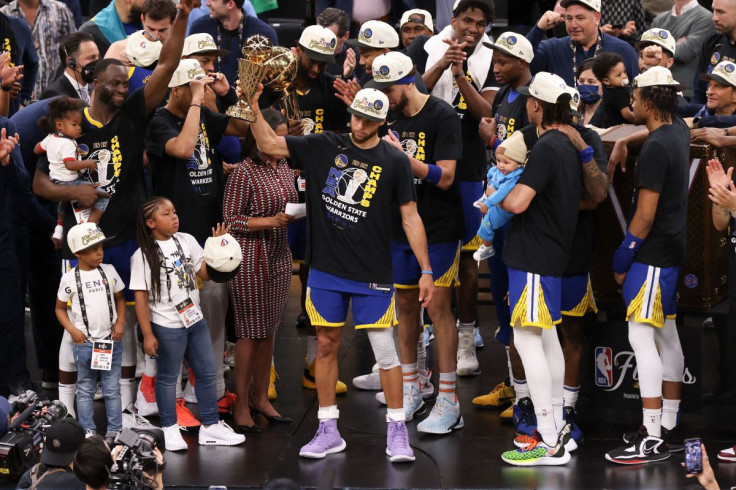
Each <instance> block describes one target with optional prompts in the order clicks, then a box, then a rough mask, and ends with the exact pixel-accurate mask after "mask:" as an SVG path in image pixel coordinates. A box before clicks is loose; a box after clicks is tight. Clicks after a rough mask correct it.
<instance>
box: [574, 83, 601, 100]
mask: <svg viewBox="0 0 736 490" xmlns="http://www.w3.org/2000/svg"><path fill="white" fill-rule="evenodd" d="M599 88H600V87H598V85H582V84H580V85H578V92H580V98H581V99H583V102H585V103H586V104H595V103H596V102H598V101H599V100H600V99H601V95H600V94H599V93H598V89H599Z"/></svg>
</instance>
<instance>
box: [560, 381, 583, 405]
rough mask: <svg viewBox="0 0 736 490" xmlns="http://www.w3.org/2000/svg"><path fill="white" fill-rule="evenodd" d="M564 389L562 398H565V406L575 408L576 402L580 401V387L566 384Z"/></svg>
mask: <svg viewBox="0 0 736 490" xmlns="http://www.w3.org/2000/svg"><path fill="white" fill-rule="evenodd" d="M562 389H563V395H562V398H563V400H565V402H564V403H565V406H566V407H572V408H575V404H576V403H577V402H578V395H579V394H580V387H579V386H567V385H565V386H563V388H562Z"/></svg>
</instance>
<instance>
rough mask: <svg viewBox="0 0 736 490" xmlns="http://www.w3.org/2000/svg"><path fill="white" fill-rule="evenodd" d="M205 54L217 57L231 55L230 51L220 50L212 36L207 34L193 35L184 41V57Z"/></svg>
mask: <svg viewBox="0 0 736 490" xmlns="http://www.w3.org/2000/svg"><path fill="white" fill-rule="evenodd" d="M204 53H208V54H213V55H215V56H227V55H228V54H230V51H228V50H227V49H220V48H218V47H217V44H215V39H214V38H213V37H212V34H207V33H206V32H200V33H198V34H192V35H191V36H187V38H186V39H184V48H183V49H182V50H181V55H182V56H191V55H193V54H204Z"/></svg>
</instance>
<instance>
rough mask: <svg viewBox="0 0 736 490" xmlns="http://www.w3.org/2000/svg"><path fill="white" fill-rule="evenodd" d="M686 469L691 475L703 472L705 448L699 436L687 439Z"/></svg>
mask: <svg viewBox="0 0 736 490" xmlns="http://www.w3.org/2000/svg"><path fill="white" fill-rule="evenodd" d="M685 470H686V471H687V473H688V474H691V475H695V474H698V473H702V472H703V450H702V448H701V442H700V438H699V437H695V438H692V439H685Z"/></svg>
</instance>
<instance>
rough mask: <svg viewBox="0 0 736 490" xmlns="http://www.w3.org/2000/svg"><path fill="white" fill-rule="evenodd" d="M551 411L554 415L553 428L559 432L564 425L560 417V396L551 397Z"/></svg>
mask: <svg viewBox="0 0 736 490" xmlns="http://www.w3.org/2000/svg"><path fill="white" fill-rule="evenodd" d="M552 412H553V413H554V416H555V428H556V429H557V432H559V431H561V430H562V427H563V426H564V425H565V421H564V420H563V419H562V398H552Z"/></svg>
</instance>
